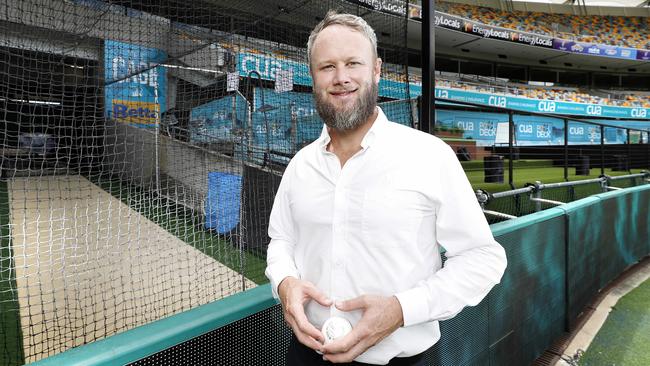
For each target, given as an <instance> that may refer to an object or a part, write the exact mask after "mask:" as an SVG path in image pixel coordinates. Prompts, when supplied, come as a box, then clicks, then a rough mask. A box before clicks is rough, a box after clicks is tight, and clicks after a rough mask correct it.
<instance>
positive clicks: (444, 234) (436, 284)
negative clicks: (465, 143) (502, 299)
mask: <svg viewBox="0 0 650 366" xmlns="http://www.w3.org/2000/svg"><path fill="white" fill-rule="evenodd" d="M442 155H443V156H439V157H438V159H440V163H439V166H440V170H438V179H437V184H435V185H434V187H435V188H436V192H435V193H434V195H435V197H436V199H435V201H437V202H436V203H437V207H436V223H435V227H436V240H437V242H438V244H439V245H440V246H442V247H443V248H444V249H445V256H446V257H447V260H446V262H445V263H444V266H443V267H442V268H441V269H440V270H438V271H437V272H435V273H434V274H432V275H431V276H430V277H428V278H427V279H425V280H423V281H421V282H419V283H418V284H417V286H415V287H413V288H411V289H408V290H406V291H403V292H401V293H398V294H396V297H397V299H398V300H399V302H400V305H401V306H402V312H403V316H404V326H409V325H414V324H420V323H424V322H429V321H433V320H445V319H449V318H451V317H453V316H455V315H456V314H458V313H459V312H460V311H461V310H462V309H463V308H464V307H465V306H474V305H477V304H478V303H479V302H480V301H481V300H482V299H483V298H484V297H485V296H486V295H487V294H488V293H489V291H490V290H491V289H492V287H494V285H496V284H498V283H499V281H500V280H501V277H502V276H503V273H504V271H505V269H506V266H507V260H506V255H505V251H504V249H503V247H502V246H501V245H500V244H499V243H497V242H496V240H495V239H494V237H493V235H492V232H491V230H490V227H489V225H488V224H487V221H486V220H485V216H484V214H483V212H482V210H481V208H480V206H479V204H478V202H477V200H476V196H475V195H474V193H473V191H472V187H471V185H470V183H469V181H468V180H467V177H466V175H465V172H464V171H463V169H462V167H461V165H460V163H459V162H458V159H457V158H456V156H455V154H454V153H453V150H451V148H448V147H447V148H445V149H444V154H442Z"/></svg>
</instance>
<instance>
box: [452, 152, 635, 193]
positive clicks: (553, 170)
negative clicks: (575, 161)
mask: <svg viewBox="0 0 650 366" xmlns="http://www.w3.org/2000/svg"><path fill="white" fill-rule="evenodd" d="M461 164H462V166H463V169H464V170H465V173H466V174H467V178H468V179H469V181H470V183H471V184H472V187H473V188H474V189H475V190H476V189H483V190H485V191H487V192H490V193H495V192H501V191H507V190H510V189H511V188H510V186H509V185H508V179H509V172H508V160H505V161H504V163H503V173H504V176H503V181H504V183H485V182H484V178H485V174H484V170H483V161H478V160H475V161H467V162H462V163H461ZM575 170H576V169H575V168H569V180H570V181H575V180H584V179H593V178H598V177H599V176H600V168H591V169H590V171H589V173H590V174H589V175H575ZM641 171H642V170H641V169H633V170H632V173H640V172H641ZM605 174H606V175H609V176H619V175H626V174H630V173H629V172H627V171H613V170H611V169H605ZM535 181H540V182H542V183H557V182H564V168H563V167H557V166H553V161H552V160H516V161H514V162H513V183H514V186H515V188H522V187H524V186H525V185H526V183H534V182H535Z"/></svg>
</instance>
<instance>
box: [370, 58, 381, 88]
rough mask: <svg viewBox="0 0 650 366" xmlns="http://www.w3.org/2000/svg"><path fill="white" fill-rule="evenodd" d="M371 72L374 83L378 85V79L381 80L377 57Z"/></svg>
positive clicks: (379, 59)
mask: <svg viewBox="0 0 650 366" xmlns="http://www.w3.org/2000/svg"><path fill="white" fill-rule="evenodd" d="M372 71H373V73H374V75H375V83H377V84H379V79H381V58H379V57H377V59H376V60H375V66H374V68H373V70H372Z"/></svg>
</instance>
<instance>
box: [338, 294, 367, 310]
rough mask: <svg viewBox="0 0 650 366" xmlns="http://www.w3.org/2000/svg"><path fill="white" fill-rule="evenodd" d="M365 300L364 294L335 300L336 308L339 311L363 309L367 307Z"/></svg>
mask: <svg viewBox="0 0 650 366" xmlns="http://www.w3.org/2000/svg"><path fill="white" fill-rule="evenodd" d="M366 300H367V299H366V296H359V297H355V298H354V299H350V300H346V301H337V302H336V308H337V309H339V310H341V311H352V310H358V309H365V308H366V307H368V302H367V301H366Z"/></svg>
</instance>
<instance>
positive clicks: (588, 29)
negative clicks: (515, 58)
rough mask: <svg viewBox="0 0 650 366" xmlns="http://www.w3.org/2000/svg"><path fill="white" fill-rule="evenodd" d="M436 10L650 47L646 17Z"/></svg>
mask: <svg viewBox="0 0 650 366" xmlns="http://www.w3.org/2000/svg"><path fill="white" fill-rule="evenodd" d="M436 10H438V11H441V12H444V13H448V14H452V15H457V16H460V17H463V18H467V19H472V20H476V21H478V22H481V23H484V24H488V25H493V26H497V27H503V28H509V29H516V30H519V31H524V32H530V33H538V34H546V35H551V36H553V37H557V38H563V39H567V40H575V41H581V42H592V43H600V44H609V45H614V46H624V47H633V48H640V49H650V18H645V17H621V16H602V15H591V16H578V15H568V14H551V13H538V12H523V11H512V12H506V11H503V10H498V9H492V8H488V7H481V6H474V5H467V4H457V3H446V2H442V1H440V2H436Z"/></svg>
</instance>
